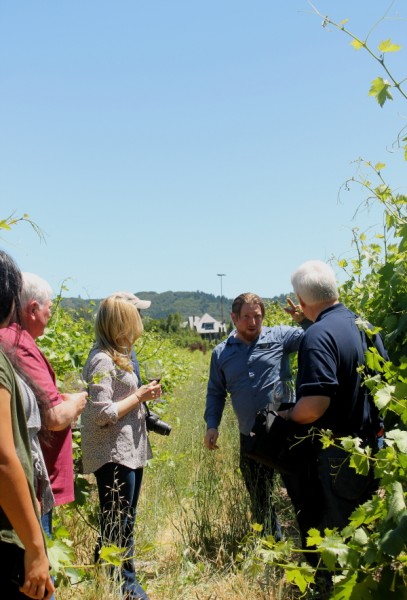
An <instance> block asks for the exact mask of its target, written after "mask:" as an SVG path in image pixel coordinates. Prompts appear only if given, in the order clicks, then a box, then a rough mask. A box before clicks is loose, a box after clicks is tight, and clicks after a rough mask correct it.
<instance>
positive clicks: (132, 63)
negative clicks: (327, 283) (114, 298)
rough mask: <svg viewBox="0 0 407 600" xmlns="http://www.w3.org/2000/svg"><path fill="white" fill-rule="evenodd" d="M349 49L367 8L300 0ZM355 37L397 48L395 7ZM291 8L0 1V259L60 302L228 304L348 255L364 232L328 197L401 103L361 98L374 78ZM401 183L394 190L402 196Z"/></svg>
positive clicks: (394, 172)
mask: <svg viewBox="0 0 407 600" xmlns="http://www.w3.org/2000/svg"><path fill="white" fill-rule="evenodd" d="M314 4H315V6H317V7H318V9H319V10H320V12H321V13H322V14H327V15H329V16H330V17H331V18H332V19H335V20H337V21H340V20H342V19H344V18H349V23H348V24H347V26H348V27H349V29H351V30H352V31H353V32H354V33H356V34H358V35H360V37H364V36H366V34H367V33H368V31H369V29H370V28H371V26H372V25H373V24H374V23H375V22H377V21H378V19H379V18H380V17H381V16H382V15H383V14H384V13H385V11H386V9H387V8H388V7H389V6H390V3H389V2H385V1H381V0H358V1H357V2H355V1H354V0H341V2H338V1H335V0H320V1H319V0H315V2H314ZM389 16H391V17H397V18H396V19H393V18H392V19H389V20H386V21H384V22H382V23H380V25H379V26H378V27H377V29H376V30H375V31H374V33H372V35H371V43H372V46H373V47H374V48H376V46H377V43H378V42H379V41H381V40H383V39H387V38H391V39H392V40H393V41H395V42H397V43H399V44H402V45H403V49H402V51H401V52H399V53H397V54H392V55H388V58H387V61H388V64H389V65H390V66H391V69H392V70H393V71H394V73H395V74H396V75H397V76H398V77H399V78H400V79H402V78H403V77H406V76H407V70H406V68H405V67H406V64H407V62H406V50H407V48H406V46H407V43H406V42H407V39H406V37H407V35H406V32H407V20H406V19H407V8H406V6H405V4H404V3H403V2H402V1H401V0H396V1H395V2H394V3H393V6H392V7H391V9H390V12H389ZM349 41H350V40H349V39H348V38H347V37H346V36H344V35H342V34H341V33H340V32H338V31H336V30H329V29H328V28H323V27H322V26H321V19H320V18H319V17H317V16H316V15H315V14H314V13H313V11H312V9H311V7H310V5H309V4H308V3H307V2H306V0H290V1H286V2H272V1H270V0H252V1H251V2H248V1H247V0H244V1H243V0H233V1H232V0H216V1H215V0H200V1H198V0H183V1H181V0H155V1H154V0H117V1H114V0H110V1H106V0H86V1H80V0H69V1H68V0H60V1H58V2H55V1H50V0H44V1H41V2H38V1H34V0H26V1H24V2H16V1H15V0H0V78H1V93H0V181H1V204H0V208H1V210H0V219H1V218H5V217H7V216H9V215H10V214H11V213H13V212H15V213H16V215H21V214H23V213H28V214H29V216H30V218H31V219H33V220H34V221H35V222H36V223H37V224H38V225H39V226H40V227H41V229H42V230H43V232H44V233H45V236H46V242H40V240H39V239H38V238H37V236H36V235H35V233H34V232H33V231H32V230H31V229H30V228H29V226H28V225H25V224H20V225H18V227H16V228H15V229H14V230H13V231H12V232H10V233H3V234H1V235H2V239H1V240H0V246H1V247H2V248H3V249H5V250H6V251H8V252H9V253H10V254H11V255H12V256H13V257H14V258H15V259H16V260H17V262H18V264H19V265H20V267H21V269H22V270H24V271H33V272H35V273H37V274H39V275H41V276H42V277H44V278H45V279H47V280H48V281H49V282H50V284H51V285H52V287H53V288H54V291H58V289H59V286H60V284H61V282H62V281H63V280H64V279H67V280H68V281H67V285H68V287H69V292H66V293H65V295H68V296H77V295H81V296H82V297H90V298H101V297H104V296H107V295H108V294H110V293H111V292H113V291H116V290H118V289H123V290H129V291H133V292H135V291H156V292H163V291H166V290H173V291H182V290H185V291H195V290H202V291H205V292H208V293H214V294H216V295H218V294H219V293H220V278H219V277H218V276H217V274H218V273H224V274H225V275H226V276H225V277H224V278H223V293H224V295H225V296H227V297H229V298H232V297H234V296H236V295H237V294H239V293H241V292H243V291H253V292H256V293H258V294H260V295H263V296H273V295H275V294H280V293H286V292H287V291H290V289H291V285H290V274H291V272H292V271H293V270H294V269H295V268H296V267H297V266H298V265H299V264H300V263H301V262H302V261H304V260H307V259H311V258H320V259H323V260H327V259H329V258H330V257H331V256H332V255H335V256H340V257H348V258H349V257H351V256H352V255H353V253H354V250H353V248H352V246H351V228H352V227H354V226H356V225H358V226H359V227H360V228H361V229H364V228H367V227H369V226H371V225H375V223H377V222H378V221H379V216H378V214H377V213H375V211H373V212H372V213H367V212H362V213H360V214H359V215H358V217H357V218H356V220H352V218H353V215H354V212H355V210H356V208H357V206H358V205H359V203H360V202H362V201H363V199H364V195H363V194H362V193H360V192H356V191H355V192H348V193H345V194H343V195H342V196H341V202H339V203H338V190H339V188H340V186H341V184H342V183H343V181H344V180H345V179H347V178H348V177H350V176H352V175H353V174H354V171H355V166H354V164H352V161H354V160H355V159H357V158H358V157H363V158H365V159H368V160H371V161H372V162H374V163H376V162H378V161H382V162H385V163H387V164H388V168H387V169H386V172H387V177H388V179H389V182H390V183H391V185H392V186H393V187H395V188H398V189H399V190H403V192H404V193H405V192H406V189H405V183H406V179H405V173H406V163H405V162H404V161H403V160H402V156H401V154H400V153H396V154H395V153H391V152H389V151H388V149H389V148H390V147H391V144H392V142H393V141H394V139H395V138H396V136H397V134H398V132H399V131H400V129H401V128H402V127H403V126H404V125H405V124H406V114H407V103H403V101H402V100H400V99H399V98H397V97H396V96H395V101H394V102H393V103H388V104H387V105H385V107H384V108H380V107H379V105H378V104H377V102H376V101H375V100H374V99H373V98H371V97H369V96H368V90H369V87H370V82H371V81H372V80H373V79H374V78H375V77H377V76H378V75H380V76H384V74H383V73H382V72H381V70H380V67H379V65H377V64H375V63H374V62H373V61H372V60H371V59H370V58H369V57H368V56H367V54H366V53H364V52H363V51H359V52H356V51H355V50H354V49H353V48H352V47H351V46H350V45H349ZM403 186H404V187H403Z"/></svg>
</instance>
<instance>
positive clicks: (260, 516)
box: [240, 434, 282, 541]
mask: <svg viewBox="0 0 407 600" xmlns="http://www.w3.org/2000/svg"><path fill="white" fill-rule="evenodd" d="M242 437H243V436H242V434H241V435H240V442H241V443H240V470H241V473H242V476H243V480H244V482H245V485H246V488H247V491H248V493H249V496H250V504H251V511H252V520H253V521H254V522H255V523H259V525H263V532H264V534H265V535H269V534H270V533H271V534H273V535H274V537H275V539H276V540H277V541H278V540H281V539H282V532H281V527H280V523H279V521H278V517H277V513H276V510H275V508H274V505H273V502H272V492H273V478H274V469H272V468H271V467H268V466H266V465H262V464H260V463H258V462H256V461H254V460H253V459H251V458H248V457H247V456H245V455H244V453H243V452H242Z"/></svg>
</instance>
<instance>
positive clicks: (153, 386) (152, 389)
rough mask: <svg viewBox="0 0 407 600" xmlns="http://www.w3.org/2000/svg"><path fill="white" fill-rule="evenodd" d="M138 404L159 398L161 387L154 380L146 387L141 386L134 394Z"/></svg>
mask: <svg viewBox="0 0 407 600" xmlns="http://www.w3.org/2000/svg"><path fill="white" fill-rule="evenodd" d="M136 394H137V396H138V399H139V401H140V402H146V401H147V400H157V398H159V397H160V396H161V385H160V384H159V383H157V381H156V380H154V381H151V382H150V383H149V384H147V385H142V386H141V387H139V388H138V390H137V392H136Z"/></svg>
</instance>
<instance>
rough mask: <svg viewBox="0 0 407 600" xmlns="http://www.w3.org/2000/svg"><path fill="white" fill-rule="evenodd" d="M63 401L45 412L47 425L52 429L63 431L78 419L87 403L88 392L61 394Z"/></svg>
mask: <svg viewBox="0 0 407 600" xmlns="http://www.w3.org/2000/svg"><path fill="white" fill-rule="evenodd" d="M61 396H62V399H63V402H61V403H60V404H56V405H55V406H53V407H52V408H49V409H48V410H47V411H46V413H45V420H46V423H45V426H46V428H47V429H49V430H50V431H62V430H63V429H66V428H67V427H68V426H69V425H70V424H71V423H72V422H73V421H76V420H77V418H78V417H79V415H80V414H81V412H82V411H83V409H84V408H85V405H86V399H87V396H88V393H87V392H79V393H76V394H61Z"/></svg>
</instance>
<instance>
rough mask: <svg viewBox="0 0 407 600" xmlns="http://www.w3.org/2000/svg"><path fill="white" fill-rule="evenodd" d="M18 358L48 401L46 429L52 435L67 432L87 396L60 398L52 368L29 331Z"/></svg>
mask: <svg viewBox="0 0 407 600" xmlns="http://www.w3.org/2000/svg"><path fill="white" fill-rule="evenodd" d="M17 354H18V358H19V360H20V364H21V368H22V369H23V370H24V371H25V373H27V375H28V376H29V377H30V378H31V379H32V380H33V381H34V383H35V384H36V385H37V386H38V387H39V388H40V389H41V390H42V392H43V395H44V398H45V399H46V402H47V407H46V411H45V420H46V422H45V426H46V427H47V429H49V430H51V431H62V430H63V429H66V427H68V426H69V425H70V424H71V423H72V421H75V420H76V419H77V418H78V417H79V415H80V414H81V412H82V411H83V409H84V407H85V404H86V397H87V393H86V392H80V393H77V394H61V393H60V392H59V390H58V388H57V386H56V384H55V381H54V374H53V371H52V367H51V366H50V364H49V362H48V361H47V359H46V358H45V356H44V355H43V353H42V352H41V350H40V349H39V348H38V346H37V344H36V343H35V341H34V340H33V339H32V338H31V336H30V335H29V333H27V332H26V331H23V332H22V334H21V337H20V341H19V346H18V348H17Z"/></svg>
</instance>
